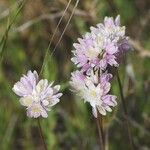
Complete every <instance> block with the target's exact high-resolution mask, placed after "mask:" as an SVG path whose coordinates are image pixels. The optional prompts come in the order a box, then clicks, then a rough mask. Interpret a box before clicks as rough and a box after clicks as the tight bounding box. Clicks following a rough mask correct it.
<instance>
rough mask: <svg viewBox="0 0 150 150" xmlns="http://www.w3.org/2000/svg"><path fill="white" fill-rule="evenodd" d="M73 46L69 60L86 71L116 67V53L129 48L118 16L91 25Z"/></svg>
mask: <svg viewBox="0 0 150 150" xmlns="http://www.w3.org/2000/svg"><path fill="white" fill-rule="evenodd" d="M73 46H74V48H75V50H74V51H73V54H74V57H73V58H72V59H71V60H72V61H73V62H74V63H75V64H76V65H77V67H79V68H81V69H82V70H83V71H87V72H90V71H91V69H92V68H93V67H95V68H99V69H101V70H105V69H106V68H107V66H108V65H110V66H115V67H118V65H119V64H118V63H119V62H118V61H119V60H118V58H120V56H119V57H118V55H122V54H123V53H124V52H126V51H127V50H128V49H129V48H130V46H129V42H128V37H126V36H125V27H124V26H123V27H122V26H121V25H120V16H117V17H116V19H115V20H114V19H113V18H112V17H105V19H104V23H103V24H102V23H100V24H98V25H97V27H91V32H90V33H87V34H85V36H83V38H79V39H78V43H75V44H73Z"/></svg>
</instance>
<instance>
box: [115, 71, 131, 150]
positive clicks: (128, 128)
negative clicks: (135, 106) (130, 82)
mask: <svg viewBox="0 0 150 150" xmlns="http://www.w3.org/2000/svg"><path fill="white" fill-rule="evenodd" d="M117 81H118V86H119V91H120V96H121V102H122V106H123V114H124V119H125V127H126V129H127V133H128V139H129V143H130V149H131V150H134V142H133V137H132V133H131V129H130V125H129V119H128V111H127V106H126V102H125V98H124V95H123V90H122V84H121V80H120V76H119V73H118V70H117Z"/></svg>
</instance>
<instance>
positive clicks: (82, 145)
mask: <svg viewBox="0 0 150 150" xmlns="http://www.w3.org/2000/svg"><path fill="white" fill-rule="evenodd" d="M148 1H149V0H138V2H139V3H138V2H137V1H136V0H112V1H111V0H108V1H105V0H103V1H100V0H97V2H96V1H94V0H92V1H91V0H86V1H80V5H79V6H78V9H77V11H76V13H75V15H74V17H73V18H72V21H71V23H70V25H69V27H68V29H67V31H66V33H65V35H64V36H63V39H62V41H61V43H60V44H59V46H58V47H57V49H56V51H55V52H54V53H53V54H52V56H51V57H50V55H51V52H52V51H53V49H54V47H55V45H56V44H57V42H58V40H59V37H60V35H61V33H62V32H63V31H62V30H63V28H64V26H65V24H66V23H67V21H68V16H69V14H70V12H71V11H72V7H70V10H69V11H67V14H66V15H65V17H64V19H63V20H62V23H61V25H60V27H59V28H58V32H57V34H56V37H55V38H54V40H53V41H52V44H51V47H50V50H49V55H48V57H47V58H46V63H45V66H44V70H43V74H42V76H43V78H47V79H48V80H49V81H50V82H52V81H55V82H54V84H56V83H60V84H61V85H62V87H61V90H62V91H63V97H62V98H61V101H60V103H59V104H57V105H56V106H55V107H54V108H53V109H52V111H50V112H49V117H48V119H41V125H42V129H43V133H44V136H45V139H46V143H47V146H48V149H49V150H59V149H60V150H66V149H69V150H93V149H98V134H97V128H96V123H95V119H94V117H93V115H92V111H91V107H90V106H89V105H88V104H87V103H83V101H81V100H80V99H79V97H76V96H73V95H72V92H71V90H70V86H69V82H68V81H69V80H70V72H71V69H72V68H73V66H72V63H71V61H70V57H71V55H72V54H71V49H72V44H73V41H77V38H78V37H80V36H81V35H82V34H84V33H85V32H87V31H89V27H90V26H91V25H96V23H99V22H100V20H103V18H104V16H106V15H107V16H116V15H117V14H120V15H121V19H122V24H125V25H126V28H127V34H128V35H130V37H131V39H133V40H136V41H138V42H139V43H140V44H141V45H142V47H144V48H143V49H144V50H146V52H147V53H149V49H150V38H149V37H150V36H149V21H147V20H146V18H148V17H147V16H146V15H145V14H148V10H147V7H146V6H147V3H148ZM1 3H3V4H5V9H7V8H9V9H10V13H9V14H8V15H6V16H5V17H4V18H1V15H2V11H1V9H0V150H10V149H11V150H19V149H22V150H34V149H35V150H37V149H42V142H41V138H40V135H39V132H38V126H37V120H36V119H29V118H27V117H26V114H25V113H26V110H25V109H24V108H23V107H22V106H21V105H20V104H19V99H18V97H17V96H16V95H15V94H14V93H13V91H12V86H13V84H14V83H15V82H16V81H18V80H19V78H20V76H21V75H22V74H25V73H26V72H27V71H28V70H37V71H38V72H40V70H41V66H42V64H43V59H44V56H45V52H46V49H47V47H48V43H49V40H50V37H51V36H52V33H53V32H54V29H55V27H56V25H57V23H58V19H59V17H60V14H61V11H62V10H63V9H64V7H65V6H66V4H67V1H66V0H64V1H54V0H53V1H47V0H37V2H36V3H35V2H34V1H26V2H25V3H19V5H18V3H16V1H15V0H13V1H10V0H2V2H1V1H0V6H1V5H2V4H1ZM140 4H141V5H140ZM14 6H15V7H14ZM71 6H73V3H72V4H71ZM12 8H13V9H12ZM139 9H142V11H143V13H139V12H138V10H139ZM137 13H138V15H137ZM141 19H143V20H144V22H147V24H145V25H144V26H143V24H142V23H141V21H139V20H141ZM137 20H138V21H137ZM26 23H28V25H29V26H28V27H26V28H24V29H23V30H22V31H19V30H18V29H19V27H24V25H25V24H26ZM133 49H134V50H133V51H131V52H130V53H129V54H128V56H127V58H126V59H125V61H124V63H123V64H121V65H120V69H119V73H120V76H121V80H122V84H123V89H124V94H125V99H126V103H127V106H128V107H127V108H128V112H129V116H130V120H131V122H130V125H131V131H132V133H133V135H134V142H135V145H136V148H137V149H139V150H144V149H145V150H147V149H149V148H150V142H149V139H150V130H149V125H150V121H149V116H150V109H149V106H150V94H149V93H150V92H149V91H150V67H149V66H150V58H149V56H150V55H149V54H148V55H147V56H144V57H142V55H141V53H140V52H139V51H137V47H135V48H133ZM127 65H131V66H132V68H131V70H130V71H127ZM132 73H133V75H134V77H133V78H132ZM114 74H115V71H114ZM112 85H113V87H112V91H111V92H112V93H113V94H115V95H117V96H118V106H117V107H116V108H115V109H114V110H113V112H112V113H110V114H108V115H107V116H106V117H105V118H104V129H105V131H107V132H106V133H107V136H108V138H106V143H107V144H106V145H107V146H108V147H109V149H110V150H117V149H122V150H126V149H129V148H128V147H129V143H128V138H127V134H126V130H125V127H124V124H123V117H122V104H121V100H120V93H119V89H118V84H117V80H116V77H114V80H113V81H112Z"/></svg>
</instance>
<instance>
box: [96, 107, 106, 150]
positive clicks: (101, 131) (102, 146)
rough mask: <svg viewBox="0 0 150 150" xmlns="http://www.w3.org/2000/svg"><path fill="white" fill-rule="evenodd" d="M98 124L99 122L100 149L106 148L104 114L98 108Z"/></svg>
mask: <svg viewBox="0 0 150 150" xmlns="http://www.w3.org/2000/svg"><path fill="white" fill-rule="evenodd" d="M96 124H97V128H98V135H99V146H100V150H105V147H104V137H103V122H102V116H101V115H100V114H99V112H98V110H97V118H96Z"/></svg>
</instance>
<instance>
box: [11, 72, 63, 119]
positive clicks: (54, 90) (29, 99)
mask: <svg viewBox="0 0 150 150" xmlns="http://www.w3.org/2000/svg"><path fill="white" fill-rule="evenodd" d="M52 84H53V83H50V84H49V83H48V80H47V79H42V80H40V81H39V76H38V74H37V72H36V71H33V72H31V71H28V73H27V75H23V77H21V79H20V81H18V82H17V83H15V85H14V87H13V91H14V92H15V93H16V94H17V95H18V96H20V103H21V105H23V106H25V107H26V108H27V116H28V117H30V118H38V117H40V116H42V117H44V118H47V117H48V113H47V112H48V111H50V110H51V107H52V106H54V105H55V104H57V103H58V102H59V98H60V97H61V96H62V93H58V91H59V89H60V85H56V86H54V87H52Z"/></svg>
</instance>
